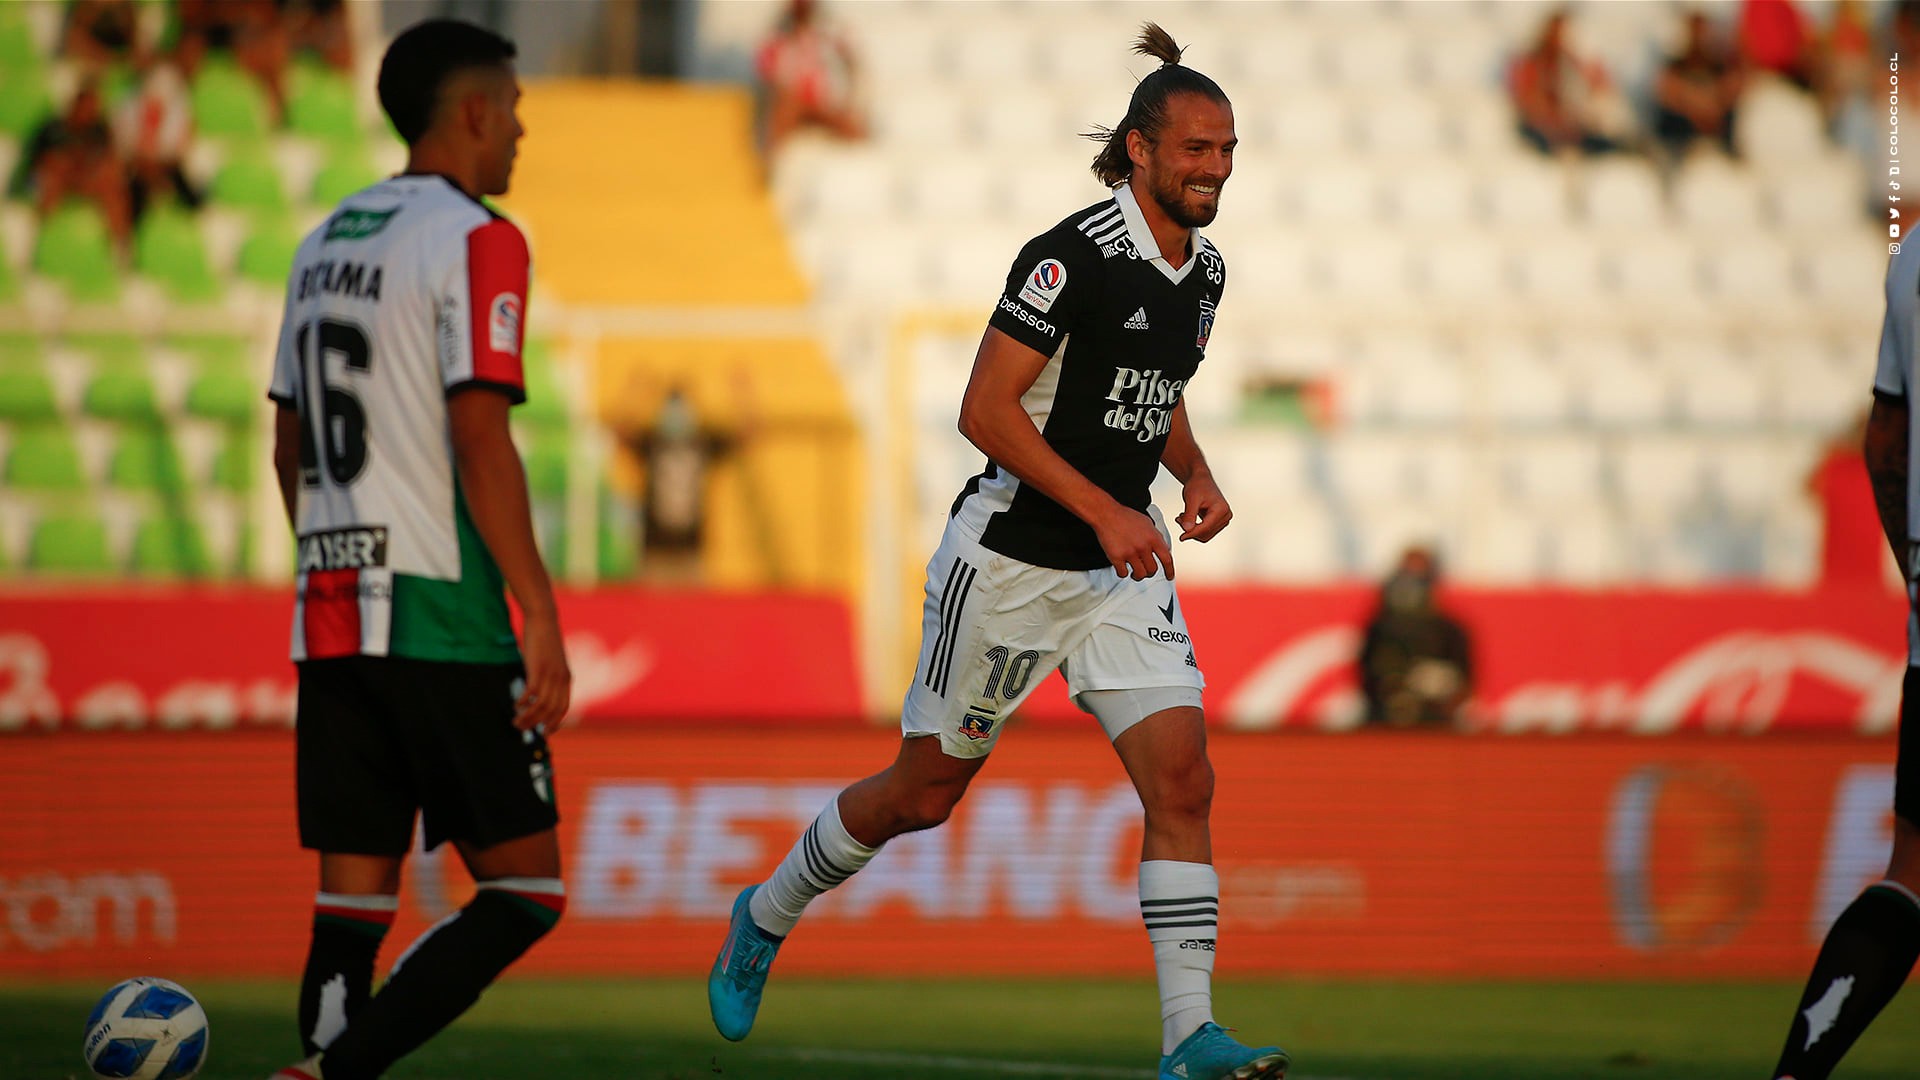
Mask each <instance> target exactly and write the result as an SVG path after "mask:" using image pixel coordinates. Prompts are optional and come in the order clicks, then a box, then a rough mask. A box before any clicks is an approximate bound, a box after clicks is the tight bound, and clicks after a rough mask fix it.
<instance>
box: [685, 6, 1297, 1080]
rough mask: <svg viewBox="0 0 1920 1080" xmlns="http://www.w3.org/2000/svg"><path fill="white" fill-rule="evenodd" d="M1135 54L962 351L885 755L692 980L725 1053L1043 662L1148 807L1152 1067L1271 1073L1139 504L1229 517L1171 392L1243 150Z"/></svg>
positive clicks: (1176, 1077)
mask: <svg viewBox="0 0 1920 1080" xmlns="http://www.w3.org/2000/svg"><path fill="white" fill-rule="evenodd" d="M1135 50H1136V51H1138V52H1140V53H1143V54H1145V55H1149V56H1152V57H1155V58H1157V59H1159V60H1160V61H1161V66H1160V67H1159V68H1158V69H1157V70H1155V71H1153V72H1152V73H1150V74H1149V75H1147V77H1146V78H1144V79H1142V80H1141V81H1140V83H1139V85H1138V86H1137V87H1136V88H1135V89H1134V92H1133V96H1132V99H1131V101H1130V102H1129V103H1128V107H1127V112H1126V115H1125V117H1124V118H1123V119H1122V120H1121V122H1120V123H1119V124H1118V125H1117V126H1116V128H1115V129H1114V130H1113V131H1111V132H1103V133H1101V134H1100V135H1099V136H1098V137H1099V138H1100V139H1101V141H1102V143H1103V144H1104V145H1103V148H1102V149H1101V151H1100V153H1099V155H1098V156H1097V157H1096V159H1095V161H1094V172H1095V173H1096V174H1097V175H1098V176H1099V177H1100V179H1101V180H1102V181H1104V182H1105V183H1106V184H1107V185H1108V186H1109V187H1111V188H1112V189H1113V196H1112V198H1111V199H1107V200H1103V201H1102V202H1100V203H1097V204H1095V205H1093V206H1089V207H1086V208H1084V209H1082V210H1079V211H1076V212H1075V213H1073V214H1072V215H1070V216H1068V217H1067V218H1066V219H1065V220H1063V221H1061V222H1060V223H1059V224H1058V225H1056V226H1055V227H1054V228H1052V229H1051V230H1049V231H1047V232H1046V233H1044V234H1042V235H1041V236H1039V237H1037V238H1036V239H1034V240H1033V241H1032V242H1030V243H1028V244H1027V246H1026V247H1025V248H1024V249H1023V250H1022V251H1021V253H1020V256H1019V259H1018V261H1016V262H1015V264H1014V266H1013V269H1012V272H1011V273H1010V275H1009V276H1008V279H1007V285H1006V291H1005V292H1004V294H1002V296H1001V297H1000V300H999V304H998V306H997V308H996V309H995V311H994V313H993V315H992V316H991V318H990V319H989V322H988V328H987V331H986V334H985V337H984V338H983V339H982V341H981V343H980V350H979V353H978V355H977V356H976V358H975V360H974V367H973V374H972V378H971V379H970V380H969V382H968V384H967V390H966V394H965V396H964V398H963V399H962V401H961V405H960V430H961V432H962V433H964V434H965V435H966V436H967V438H968V439H969V440H971V441H972V442H973V444H974V445H975V446H977V447H979V448H980V450H981V451H982V452H983V453H984V454H985V455H986V456H987V459H988V460H987V467H986V469H985V471H983V472H981V473H980V474H979V475H977V476H975V477H973V478H972V479H971V480H969V481H968V482H967V484H966V487H965V489H964V490H963V491H962V492H961V495H960V497H959V499H958V500H956V501H955V503H954V508H953V514H952V516H951V518H950V519H949V521H948V523H947V528H946V533H945V536H944V537H943V538H942V540H941V542H940V547H939V549H938V550H937V551H936V552H935V553H934V556H933V560H932V561H931V562H930V563H929V564H928V567H927V584H926V599H925V604H924V608H923V616H922V628H921V634H922V637H921V644H920V659H919V663H918V665H917V668H916V671H915V674H914V682H913V685H912V687H911V688H910V689H909V691H908V694H907V699H906V703H905V706H904V708H903V711H902V716H901V729H902V733H903V737H902V739H901V744H900V752H899V756H898V758H897V759H896V760H895V761H894V763H893V764H892V765H891V766H890V767H888V768H887V769H885V770H883V771H882V772H880V773H878V774H876V775H874V776H870V777H868V778H866V779H865V780H861V781H859V782H858V783H855V784H853V785H852V786H851V787H848V788H847V789H846V790H844V791H842V792H841V793H840V794H839V795H838V796H837V797H835V799H834V800H833V801H832V802H830V803H829V804H828V805H827V807H826V809H825V810H823V811H822V812H821V814H820V816H819V817H818V818H817V819H816V820H815V821H814V822H813V824H812V825H811V826H809V827H808V828H807V830H806V832H805V834H803V835H802V836H801V838H800V840H799V841H798V842H797V843H796V844H795V845H794V847H793V849H792V851H790V852H789V853H788V854H787V856H786V859H785V861H783V862H782V863H781V865H780V866H779V867H778V868H777V869H776V870H775V871H774V873H773V876H772V877H771V878H769V879H768V880H767V881H766V882H764V883H762V884H760V885H755V886H752V887H749V888H748V889H746V890H745V891H743V892H742V893H741V894H740V896H739V898H738V899H736V900H735V901H734V906H733V916H732V922H731V925H730V926H729V929H728V934H727V938H726V940H725V942H724V943H723V944H722V945H721V949H720V954H719V956H718V958H717V959H716V960H715V961H714V965H713V970H712V973H711V974H710V976H709V977H708V983H707V993H708V1004H709V1006H710V1007H711V1009H712V1012H713V1020H714V1025H715V1026H716V1027H717V1028H718V1029H719V1030H720V1033H721V1034H722V1035H724V1036H726V1037H727V1038H729V1039H734V1040H738V1039H743V1038H745V1037H746V1036H747V1033H748V1032H749V1031H750V1030H751V1029H752V1027H753V1021H754V1017H755V1015H756V1013H757V1012H758V1009H759V1005H760V997H761V992H762V990H763V989H764V987H765V985H766V979H767V973H768V970H769V967H770V966H771V964H772V962H773V958H774V955H775V953H776V952H777V951H778V949H779V948H780V945H781V943H782V942H783V941H784V940H785V939H786V936H787V935H788V934H790V933H792V931H793V929H794V926H795V924H796V923H798V921H799V919H800V916H801V913H802V911H803V910H804V909H805V907H806V905H807V904H808V902H809V901H811V900H812V899H813V898H814V897H817V896H819V895H821V894H823V893H825V892H826V891H827V890H828V889H831V888H833V887H834V886H836V885H839V884H841V883H842V882H844V881H846V880H847V879H848V878H849V877H851V876H852V875H853V874H854V873H855V872H857V871H858V870H859V869H860V868H861V867H863V866H865V865H866V864H867V862H868V861H869V860H871V859H872V858H873V856H874V855H875V854H876V853H877V852H878V851H879V848H880V846H881V845H882V844H884V843H886V842H887V841H888V840H890V839H892V838H893V837H896V836H899V835H901V834H903V833H908V832H913V831H916V830H920V829H930V828H933V827H934V826H936V825H939V824H940V823H941V822H943V821H945V820H946V819H947V816H948V815H949V814H950V813H951V812H952V810H953V808H954V806H955V804H957V803H958V802H959V801H960V798H961V796H962V795H963V794H965V792H966V789H967V785H968V784H969V783H970V782H971V781H972V779H973V777H974V776H975V775H976V774H977V773H978V772H979V771H980V768H981V766H982V765H984V764H985V763H986V758H987V754H988V753H989V752H990V751H991V750H992V749H993V745H994V743H995V741H996V740H997V739H998V737H999V734H1000V729H1001V728H1002V726H1004V725H1003V722H1004V720H1005V718H1006V717H1007V716H1008V715H1009V714H1011V713H1012V712H1013V710H1014V709H1015V708H1017V707H1018V706H1019V704H1020V702H1022V701H1023V700H1025V698H1026V696H1027V694H1028V693H1029V692H1030V691H1031V690H1032V689H1033V687H1034V686H1036V685H1037V684H1038V683H1039V682H1040V681H1041V680H1042V679H1044V678H1045V677H1046V675H1047V673H1048V672H1051V671H1052V670H1054V669H1055V668H1056V667H1057V668H1059V669H1060V670H1061V672H1062V673H1063V674H1064V675H1065V676H1066V679H1067V684H1068V688H1069V690H1070V692H1071V693H1072V694H1073V695H1074V700H1075V702H1076V703H1077V704H1078V705H1079V706H1080V708H1081V709H1083V710H1085V711H1087V712H1089V713H1092V714H1093V715H1094V716H1095V717H1096V718H1097V719H1098V720H1099V722H1100V725H1101V727H1103V728H1104V729H1105V730H1106V732H1107V734H1108V737H1109V738H1111V739H1112V741H1113V746H1114V750H1115V751H1116V752H1117V753H1118V754H1119V755H1120V760H1121V762H1122V764H1123V765H1124V766H1125V767H1126V770H1127V774H1128V776H1129V777H1130V778H1131V779H1132V780H1133V784H1134V788H1135V790H1136V791H1137V792H1138V793H1139V795H1140V802H1141V804H1142V806H1143V808H1144V810H1145V830H1144V836H1143V839H1142V844H1141V847H1142V851H1141V863H1140V911H1141V916H1142V918H1143V920H1144V921H1145V923H1146V928H1147V938H1148V940H1149V941H1150V942H1151V944H1152V947H1153V954H1154V965H1155V968H1156V971H1157V973H1158V977H1159V989H1160V1001H1161V1009H1160V1011H1161V1058H1160V1075H1161V1076H1162V1077H1163V1078H1167V1080H1230V1078H1231V1080H1253V1078H1262V1077H1264V1078H1279V1077H1284V1076H1285V1075H1286V1070H1287V1066H1288V1059H1287V1055H1286V1054H1285V1053H1284V1052H1282V1051H1281V1050H1280V1049H1279V1048H1278V1047H1272V1046H1268V1047H1259V1048H1255V1047H1248V1046H1243V1045H1241V1044H1240V1043H1239V1042H1237V1041H1236V1040H1234V1039H1233V1038H1232V1037H1231V1036H1230V1035H1228V1034H1227V1032H1226V1030H1225V1029H1223V1028H1221V1027H1220V1026H1219V1025H1217V1024H1215V1023H1214V1022H1213V996H1212V977H1213V960H1214V944H1215V939H1216V938H1217V937H1218V924H1219V909H1220V900H1219V897H1220V885H1219V877H1218V875H1217V874H1216V873H1215V871H1214V868H1213V865H1212V861H1213V850H1212V841H1211V837H1210V833H1209V829H1208V815H1209V811H1210V808H1211V803H1212V796H1213V768H1212V766H1211V764H1209V762H1208V760H1207V751H1206V725H1205V722H1204V718H1203V715H1202V713H1201V709H1200V689H1201V687H1202V686H1203V685H1204V680H1203V679H1202V677H1201V675H1200V668H1199V665H1198V663H1197V661H1196V660H1195V657H1194V652H1193V648H1192V644H1191V641H1190V639H1189V637H1188V635H1187V627H1186V619H1185V616H1184V615H1183V614H1182V613H1181V611H1180V608H1179V598H1178V597H1177V595H1176V594H1175V592H1174V587H1173V558H1172V553H1171V546H1172V545H1171V541H1170V538H1169V536H1168V534H1167V530H1166V527H1165V525H1164V523H1163V522H1162V521H1161V519H1160V516H1159V513H1158V511H1156V510H1155V509H1154V508H1153V506H1152V500H1151V496H1150V493H1149V486H1150V485H1151V483H1152V481H1153V478H1154V476H1155V474H1156V473H1158V471H1159V469H1160V467H1161V466H1162V465H1163V464H1164V465H1165V466H1166V468H1167V469H1168V470H1169V471H1170V472H1172V473H1173V475H1174V476H1175V478H1177V479H1178V480H1179V481H1180V482H1181V484H1182V485H1183V489H1184V490H1183V501H1184V504H1185V505H1184V508H1183V510H1182V512H1181V514H1180V516H1179V518H1178V521H1179V524H1180V525H1181V528H1182V531H1181V534H1180V538H1181V539H1183V540H1197V541H1200V542H1205V541H1207V540H1210V539H1212V538H1213V537H1214V536H1215V535H1216V534H1218V533H1219V532H1220V530H1221V529H1223V528H1225V527H1226V525H1227V522H1228V521H1229V520H1230V519H1231V517H1232V511H1231V510H1230V509H1229V507H1228V505H1227V501H1226V499H1225V497H1224V496H1222V495H1221V493H1220V489H1219V487H1218V485H1216V484H1215V483H1214V480H1213V474H1212V472H1211V471H1210V470H1209V469H1208V468H1207V462H1206V458H1205V456H1204V455H1202V454H1201V452H1200V447H1199V445H1198V444H1197V443H1196V442H1195V441H1194V437H1193V431H1192V428H1191V427H1190V426H1189V425H1188V422H1187V413H1186V408H1185V406H1184V405H1183V404H1182V403H1181V393H1182V390H1183V389H1184V387H1185V385H1186V382H1187V381H1188V380H1189V379H1191V378H1192V377H1193V375H1194V373H1195V371H1196V370H1197V369H1198V367H1199V365H1200V362H1201V358H1202V356H1203V355H1204V352H1205V349H1206V345H1207V338H1208V335H1209V334H1210V333H1211V332H1212V329H1213V319H1214V312H1215V310H1216V306H1217V305H1218V303H1219V300H1220V295H1221V292H1222V290H1223V288H1224V286H1225V283H1226V264H1225V262H1224V260H1222V259H1221V257H1220V254H1219V252H1218V251H1217V250H1215V249H1214V247H1213V245H1212V244H1210V243H1209V242H1208V241H1206V240H1205V239H1203V238H1202V237H1201V236H1200V234H1199V233H1198V232H1197V231H1196V230H1197V229H1198V228H1199V227H1200V226H1202V225H1207V224H1210V223H1211V222H1212V221H1213V219H1214V216H1215V215H1216V214H1217V213H1218V210H1219V205H1220V189H1221V186H1222V185H1223V184H1224V183H1225V182H1226V179H1227V177H1228V176H1229V175H1230V174H1231V173H1232V171H1233V150H1234V147H1235V145H1236V143H1237V141H1238V140H1237V139H1236V138H1235V136H1234V130H1233V109H1232V106H1231V105H1230V104H1229V103H1228V101H1227V96H1226V94H1225V93H1224V92H1223V91H1222V90H1221V89H1220V87H1219V86H1218V85H1217V84H1216V83H1215V82H1214V81H1213V80H1212V79H1210V78H1208V77H1207V76H1205V75H1202V74H1200V73H1199V72H1197V71H1194V70H1193V69H1191V68H1187V67H1182V66H1180V53H1181V50H1180V47H1179V46H1178V45H1176V44H1175V43H1174V41H1173V39H1172V38H1171V37H1170V36H1168V35H1167V33H1166V32H1165V31H1164V30H1161V29H1160V28H1159V27H1157V26H1154V25H1152V24H1151V23H1149V24H1147V26H1146V27H1145V28H1144V29H1143V32H1142V34H1141V37H1140V40H1139V42H1138V43H1137V44H1136V45H1135Z"/></svg>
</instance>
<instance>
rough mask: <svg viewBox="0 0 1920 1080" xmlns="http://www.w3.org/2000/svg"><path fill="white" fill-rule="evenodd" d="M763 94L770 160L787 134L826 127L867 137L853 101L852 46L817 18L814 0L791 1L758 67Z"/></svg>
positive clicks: (844, 135)
mask: <svg viewBox="0 0 1920 1080" xmlns="http://www.w3.org/2000/svg"><path fill="white" fill-rule="evenodd" d="M757 66H758V68H759V72H760V81H761V84H762V86H763V87H764V91H765V94H766V131H765V139H766V146H765V151H766V155H767V158H768V159H769V160H771V159H772V158H773V157H774V156H775V155H776V154H778V153H779V150H780V147H781V145H782V144H784V143H785V142H786V140H787V138H788V136H790V135H792V134H793V133H794V132H796V131H798V130H800V129H801V128H803V127H818V128H824V129H825V130H827V131H830V132H832V133H833V134H835V135H838V136H839V137H841V138H843V139H861V138H865V137H866V130H867V129H866V122H865V121H864V120H863V119H862V118H861V116H860V112H859V109H858V107H857V105H856V103H855V93H854V91H855V78H856V75H857V73H858V64H857V62H856V59H855V56H854V51H853V46H852V44H851V43H850V42H848V41H847V39H846V38H845V37H844V36H842V35H841V34H840V33H839V32H838V31H836V30H835V29H834V28H833V27H831V26H830V25H827V24H825V23H823V22H822V21H821V19H820V9H819V5H818V4H816V3H815V2H814V0H791V2H790V3H789V4H788V6H787V11H786V14H785V15H783V16H782V17H781V19H780V25H779V27H778V28H776V29H775V30H774V33H773V36H772V37H771V38H769V39H768V40H767V42H766V44H764V45H762V46H761V47H760V56H759V60H758V64H757Z"/></svg>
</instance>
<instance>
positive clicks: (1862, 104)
mask: <svg viewBox="0 0 1920 1080" xmlns="http://www.w3.org/2000/svg"><path fill="white" fill-rule="evenodd" d="M1817 48H1818V53H1817V55H1818V56H1819V65H1820V68H1819V69H1820V80H1819V86H1818V93H1819V96H1820V111H1821V114H1822V115H1823V116H1824V117H1825V119H1826V121H1827V132H1828V134H1830V135H1832V136H1833V137H1834V139H1835V141H1837V142H1840V143H1842V144H1843V145H1851V144H1852V142H1853V139H1852V138H1850V137H1849V136H1851V135H1852V134H1853V132H1854V131H1855V130H1856V129H1860V128H1865V127H1868V126H1870V123H1871V121H1877V120H1878V119H1879V117H1878V116H1877V115H1875V114H1874V113H1873V109H1872V106H1871V104H1870V103H1869V99H1870V96H1871V92H1872V89H1873V86H1874V73H1875V71H1876V70H1877V69H1878V68H1879V67H1880V58H1878V57H1876V56H1875V55H1874V38H1873V26H1872V24H1871V21H1870V18H1869V16H1868V15H1867V11H1866V5H1864V4H1862V3H1860V0H1839V2H1838V3H1836V4H1834V5H1833V14H1832V16H1831V18H1829V19H1828V21H1827V28H1826V32H1825V33H1823V34H1822V35H1821V37H1820V41H1819V45H1818V46H1817ZM1869 117H1870V118H1871V121H1869ZM1877 134H1878V132H1874V133H1873V135H1868V136H1867V137H1866V138H1865V139H1861V140H1860V141H1861V142H1863V143H1867V144H1869V145H1870V144H1872V142H1873V141H1874V140H1873V136H1874V135H1877Z"/></svg>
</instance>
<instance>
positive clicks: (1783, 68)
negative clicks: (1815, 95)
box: [1740, 0, 1819, 90]
mask: <svg viewBox="0 0 1920 1080" xmlns="http://www.w3.org/2000/svg"><path fill="white" fill-rule="evenodd" d="M1740 53H1741V55H1742V56H1743V57H1745V58H1746V62H1747V64H1748V66H1750V67H1752V68H1753V69H1754V70H1756V71H1770V72H1772V73H1774V74H1775V75H1779V76H1781V77H1782V78H1784V79H1786V80H1787V81H1789V82H1791V83H1793V84H1794V85H1795V86H1798V87H1800V88H1801V89H1803V90H1812V89H1813V88H1814V80H1815V78H1816V77H1817V68H1818V66H1819V65H1818V51H1817V49H1816V48H1815V45H1814V40H1813V36H1812V35H1811V34H1809V33H1808V32H1807V20H1806V17H1805V16H1803V15H1801V14H1800V9H1799V8H1798V7H1797V6H1795V4H1794V2H1793V0H1746V2H1745V3H1744V4H1743V5H1742V6H1741V8H1740Z"/></svg>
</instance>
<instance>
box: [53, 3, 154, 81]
mask: <svg viewBox="0 0 1920 1080" xmlns="http://www.w3.org/2000/svg"><path fill="white" fill-rule="evenodd" d="M139 31H140V14H139V12H138V11H137V10H136V9H135V8H134V6H133V0H73V3H72V4H70V5H69V6H68V7H67V18H66V25H65V26H64V27H63V28H62V30H61V34H60V48H61V51H62V52H63V53H65V54H66V55H67V56H69V57H71V58H73V59H74V60H77V61H79V62H80V63H81V64H82V65H83V66H85V67H87V68H89V69H96V70H97V69H99V68H102V67H105V66H107V65H109V64H113V63H116V62H126V61H128V60H133V59H136V58H137V54H138V50H139V44H140V42H139Z"/></svg>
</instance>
